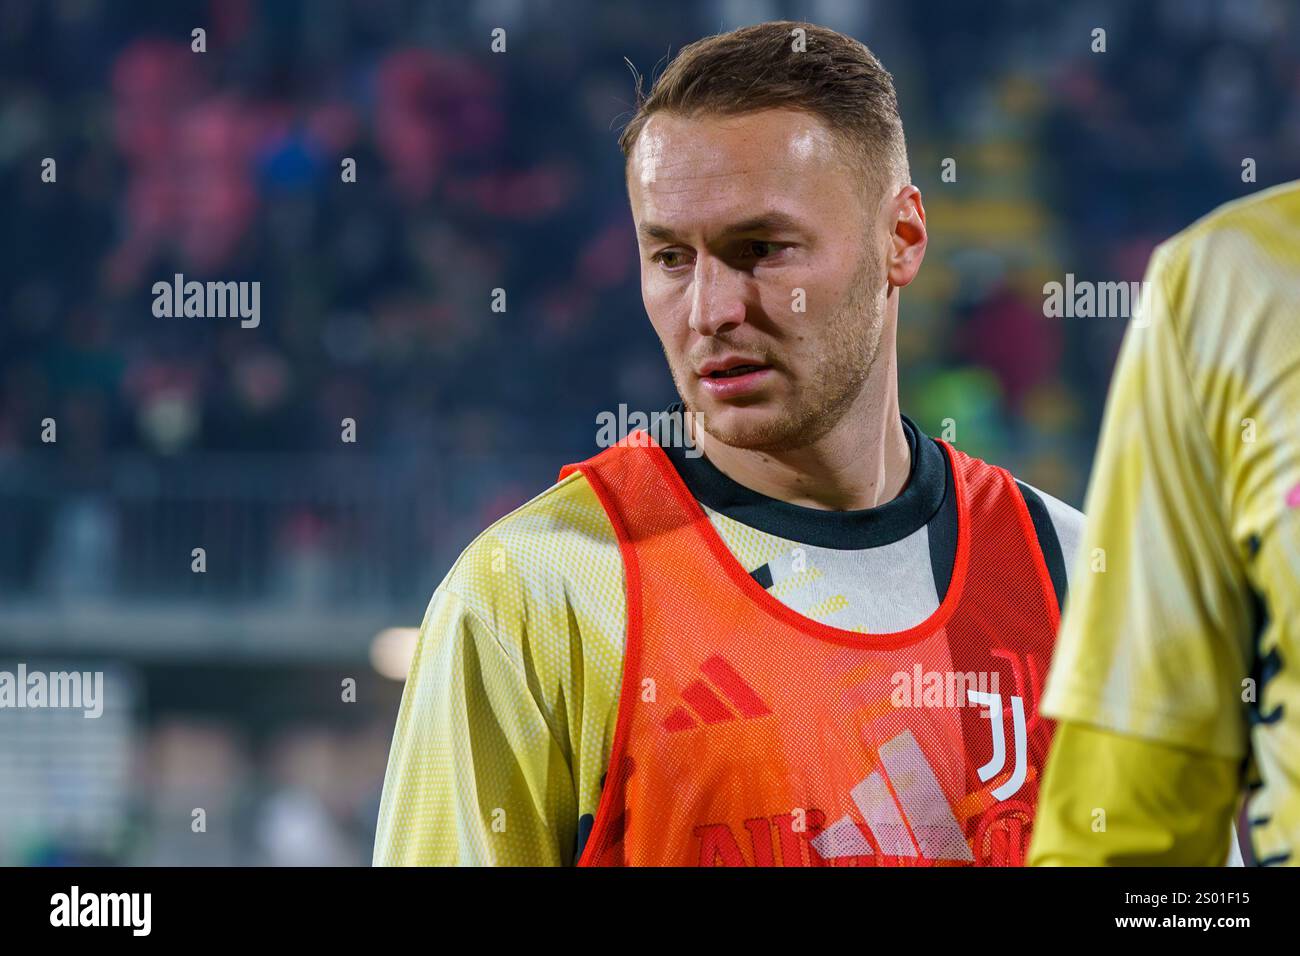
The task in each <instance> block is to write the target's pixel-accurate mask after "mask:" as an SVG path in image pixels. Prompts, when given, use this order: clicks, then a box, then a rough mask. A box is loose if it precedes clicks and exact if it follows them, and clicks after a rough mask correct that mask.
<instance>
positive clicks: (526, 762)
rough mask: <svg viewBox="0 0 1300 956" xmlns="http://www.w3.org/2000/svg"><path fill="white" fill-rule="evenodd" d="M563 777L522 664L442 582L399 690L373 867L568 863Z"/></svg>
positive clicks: (569, 810) (568, 789)
mask: <svg viewBox="0 0 1300 956" xmlns="http://www.w3.org/2000/svg"><path fill="white" fill-rule="evenodd" d="M569 780H570V777H569V773H568V764H567V761H566V760H565V757H564V753H563V750H562V748H561V747H560V745H559V744H558V743H557V741H556V740H555V738H554V736H553V735H552V733H551V730H550V727H549V725H548V723H547V721H546V719H545V716H544V715H543V713H542V711H541V709H539V707H538V705H537V702H536V700H535V698H534V697H533V694H532V692H531V691H530V689H529V686H528V681H527V678H526V676H525V674H524V671H523V669H522V668H521V667H520V665H519V663H517V662H516V660H514V659H513V658H512V655H511V654H510V653H509V652H508V650H507V648H506V647H505V646H503V644H502V643H501V642H500V641H499V640H498V638H497V635H496V634H494V633H493V630H492V629H491V628H490V627H489V626H488V625H487V624H485V623H484V622H483V621H482V620H481V619H480V618H479V617H478V616H477V615H476V614H474V613H473V611H472V610H471V609H470V608H469V607H467V605H466V603H465V602H464V601H463V600H462V598H461V596H460V595H458V594H457V593H455V592H454V591H453V590H451V589H449V588H448V586H447V584H446V583H445V582H444V584H443V586H442V587H440V588H439V589H438V591H437V593H435V595H434V598H433V601H432V602H431V604H430V606H429V610H428V613H427V614H426V615H425V620H424V623H423V625H422V627H421V630H420V638H419V645H418V648H417V650H416V655H415V659H414V661H413V662H412V666H411V671H410V675H409V676H408V679H407V683H406V689H405V692H404V693H403V696H402V704H401V709H400V711H399V715H398V720H397V729H396V731H395V733H394V736H393V746H392V750H391V752H390V754H389V761H388V772H387V776H386V777H385V781H384V792H383V798H382V801H381V806H380V813H379V824H378V829H377V832H376V836H375V851H374V863H375V865H376V866H381V865H413V864H415V865H419V864H423V865H443V866H447V865H457V864H461V865H512V866H514V865H531V866H547V865H561V864H565V863H569V862H571V861H570V860H569V859H568V858H567V857H568V856H571V848H572V847H573V842H574V832H573V827H574V824H573V823H572V821H574V820H576V818H577V812H576V807H575V802H574V798H573V791H572V786H571V784H570V783H569ZM562 848H569V849H568V851H567V852H566V850H564V849H562Z"/></svg>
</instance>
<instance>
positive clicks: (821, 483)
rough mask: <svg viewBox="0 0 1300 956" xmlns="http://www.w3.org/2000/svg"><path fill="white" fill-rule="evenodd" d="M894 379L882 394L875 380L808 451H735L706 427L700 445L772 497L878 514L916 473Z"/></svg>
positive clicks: (729, 471)
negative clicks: (871, 510)
mask: <svg viewBox="0 0 1300 956" xmlns="http://www.w3.org/2000/svg"><path fill="white" fill-rule="evenodd" d="M891 371H892V370H891ZM890 378H891V381H890V382H889V385H890V387H889V388H886V389H881V390H879V391H875V390H873V389H872V388H871V387H870V386H871V383H870V382H868V383H867V387H865V388H864V389H863V391H862V394H861V395H859V397H858V400H857V401H856V402H855V403H854V404H853V406H852V407H851V408H850V409H849V410H848V412H847V413H846V414H844V415H843V416H842V417H841V419H840V421H839V422H838V423H837V424H836V425H835V427H834V428H832V429H831V430H830V431H829V432H827V433H826V434H825V435H823V436H822V437H821V438H820V439H818V440H817V441H815V442H813V443H812V444H809V445H805V446H804V447H802V448H796V449H793V450H790V451H776V452H773V451H758V450H753V449H747V448H734V447H732V446H730V445H726V444H723V443H722V442H721V441H719V440H717V439H716V438H714V437H713V436H712V435H709V434H708V432H707V430H706V429H703V428H701V429H699V430H698V431H697V432H696V436H695V437H696V441H697V442H698V443H699V446H700V448H701V450H702V451H703V452H704V454H705V455H706V456H707V457H708V459H709V461H711V462H712V463H713V464H714V465H715V466H716V467H717V469H718V470H719V471H721V472H722V473H723V474H725V475H726V476H727V477H729V478H731V479H732V480H733V481H736V482H738V483H740V484H742V485H744V486H745V487H747V488H751V489H753V490H754V491H757V492H759V493H760V494H763V495H767V496H768V497H769V498H776V499H778V500H780V501H785V502H789V503H790V504H794V505H800V506H802V507H805V508H819V509H821V510H824V511H859V510H863V509H866V508H876V507H879V506H880V505H883V504H885V503H886V502H888V501H892V500H893V499H894V498H895V497H897V496H898V494H899V492H901V491H902V490H903V486H904V485H905V484H906V483H907V476H908V472H909V470H910V467H911V453H910V451H909V448H908V443H907V435H906V433H905V432H904V431H903V423H902V417H901V415H900V413H899V408H898V390H897V388H896V387H894V382H893V381H892V376H890ZM873 391H874V394H869V393H871V392H873Z"/></svg>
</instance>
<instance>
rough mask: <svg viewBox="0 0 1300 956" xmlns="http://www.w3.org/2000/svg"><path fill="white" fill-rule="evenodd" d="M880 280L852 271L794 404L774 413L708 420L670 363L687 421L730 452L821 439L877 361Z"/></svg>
mask: <svg viewBox="0 0 1300 956" xmlns="http://www.w3.org/2000/svg"><path fill="white" fill-rule="evenodd" d="M882 280H883V276H882V275H881V274H880V270H879V269H877V268H873V265H872V264H871V263H870V262H868V263H864V264H863V265H862V266H861V267H860V268H859V269H858V274H857V277H856V279H855V281H854V284H853V286H852V287H851V288H850V290H849V292H848V293H847V294H846V296H845V298H844V302H843V303H842V304H841V305H840V307H839V308H838V309H837V310H836V311H835V313H834V315H833V316H832V317H831V318H830V319H829V320H828V321H827V323H826V326H825V328H824V329H822V330H821V332H820V333H819V335H818V339H819V342H818V345H819V349H820V352H819V355H818V357H817V362H816V367H815V368H813V369H811V370H808V371H806V372H805V373H804V374H805V375H806V376H807V377H806V379H805V380H803V381H801V382H799V383H798V388H797V390H796V392H795V397H794V401H793V402H791V403H788V404H787V405H786V406H785V407H783V408H781V409H780V411H779V412H778V413H777V414H775V415H765V416H762V417H756V416H751V420H749V421H744V422H740V423H733V424H728V423H726V422H725V421H720V420H719V419H718V417H716V416H710V415H709V414H708V411H707V409H705V408H701V407H697V406H696V405H695V404H694V403H693V402H692V401H691V399H690V396H689V395H688V393H687V391H686V389H684V388H683V387H682V381H683V378H682V375H683V374H684V375H687V376H689V375H691V374H692V373H691V370H690V368H689V367H688V368H687V369H685V370H684V372H683V371H679V370H678V369H675V368H673V365H672V361H671V359H670V360H669V368H670V369H672V373H673V379H674V384H675V385H676V386H677V393H678V395H680V396H681V399H682V402H683V404H684V405H685V406H686V410H687V411H688V412H690V413H692V416H693V417H695V416H702V417H695V420H696V421H698V422H702V424H703V426H704V428H705V430H706V431H707V432H708V433H709V436H710V437H711V438H713V439H715V440H717V441H720V442H722V443H723V444H724V445H730V446H731V447H732V448H743V449H746V450H751V451H766V452H786V451H792V450H795V449H798V448H803V447H805V446H807V445H810V444H812V443H813V442H816V441H818V440H819V439H821V438H823V437H824V436H825V435H826V434H827V433H828V432H830V431H831V429H833V428H834V427H835V426H836V425H838V424H839V423H840V421H841V420H842V419H843V417H844V415H845V414H847V413H848V411H849V410H850V409H851V408H852V407H853V405H854V403H855V402H856V401H857V399H858V397H859V396H860V395H861V394H862V389H863V387H864V386H865V385H866V383H867V381H868V379H870V377H871V372H872V369H873V368H874V366H875V364H876V361H877V360H878V359H879V357H880V341H881V338H882V336H883V334H884V322H883V308H882V305H881V301H880V299H879V298H878V297H876V296H875V295H873V294H872V292H873V290H874V289H876V288H878V287H879V285H880V282H881V281H882ZM665 357H667V352H666V351H665ZM764 358H766V356H764Z"/></svg>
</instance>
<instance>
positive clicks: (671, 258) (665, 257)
mask: <svg viewBox="0 0 1300 956" xmlns="http://www.w3.org/2000/svg"><path fill="white" fill-rule="evenodd" d="M650 258H651V259H652V260H653V261H655V262H658V263H660V264H661V265H663V266H666V267H667V268H669V269H671V268H673V267H674V266H679V265H681V264H682V254H681V253H680V252H678V251H676V250H673V249H665V250H664V251H663V252H658V253H655V254H654V255H653V256H651V257H650Z"/></svg>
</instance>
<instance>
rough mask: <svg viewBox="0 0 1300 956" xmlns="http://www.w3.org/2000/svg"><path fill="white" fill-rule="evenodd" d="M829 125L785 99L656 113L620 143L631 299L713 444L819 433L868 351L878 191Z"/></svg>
mask: <svg viewBox="0 0 1300 956" xmlns="http://www.w3.org/2000/svg"><path fill="white" fill-rule="evenodd" d="M833 137H834V134H832V133H831V131H830V130H829V129H828V128H827V127H826V125H825V124H824V123H823V122H822V121H821V119H820V118H818V117H815V116H812V115H810V114H807V113H802V112H799V111H795V110H784V109H782V110H765V111H762V112H758V113H751V114H748V115H744V116H728V117H719V116H701V117H698V118H693V119H686V118H683V117H680V116H673V115H667V114H663V113H656V114H654V115H652V116H651V117H650V119H649V120H648V121H647V122H646V124H645V126H644V127H642V130H641V133H640V136H639V137H638V139H637V142H636V146H635V148H634V149H633V152H632V154H631V156H630V157H629V163H628V195H629V198H630V201H631V205H632V217H633V219H634V220H635V223H636V227H637V243H638V246H639V247H640V252H641V296H642V300H643V301H644V302H645V307H646V312H647V313H648V315H649V316H650V321H651V323H652V324H653V325H654V327H655V331H656V332H657V333H658V335H659V340H660V342H661V343H662V345H663V349H664V354H665V355H666V356H667V358H668V365H669V368H670V369H671V371H672V375H673V381H674V382H675V383H676V385H677V390H678V392H679V393H680V394H681V397H682V401H683V402H684V403H685V404H686V407H687V409H688V410H689V411H691V412H696V413H702V414H703V424H704V428H705V430H706V431H707V432H708V433H709V434H710V435H711V436H713V437H714V438H716V439H717V440H719V441H721V442H723V443H725V444H727V445H731V446H733V447H737V448H751V449H763V450H768V451H781V450H788V449H793V448H799V447H802V446H804V445H806V444H809V443H811V442H813V441H816V440H817V439H819V438H821V437H822V436H823V435H825V434H826V433H827V432H828V431H830V429H831V428H833V427H834V426H835V424H836V423H837V422H838V421H839V420H840V418H841V417H842V416H843V415H844V414H845V412H846V411H847V410H848V409H849V407H850V406H851V405H852V403H853V402H854V400H855V399H856V398H857V397H858V395H859V393H860V392H861V390H862V386H863V384H864V382H865V381H866V379H867V373H868V371H869V370H870V368H871V366H872V363H873V362H874V360H875V359H876V355H877V352H878V351H879V347H880V342H881V334H882V330H883V325H884V322H885V320H886V319H885V317H886V310H885V308H884V305H885V301H886V296H887V292H888V281H887V278H886V257H887V255H888V251H889V230H888V228H887V227H886V228H883V229H882V228H881V224H880V223H879V222H878V221H877V220H878V218H879V213H880V209H881V203H880V202H879V199H881V198H883V197H876V198H875V199H874V200H873V199H872V198H871V197H867V196H864V193H867V192H869V191H870V190H869V187H867V186H866V185H865V184H864V182H863V175H862V171H861V169H860V168H855V167H854V166H851V165H847V164H846V163H845V162H844V160H843V157H842V153H841V152H840V151H839V150H837V149H836V140H835V139H834V138H833Z"/></svg>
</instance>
